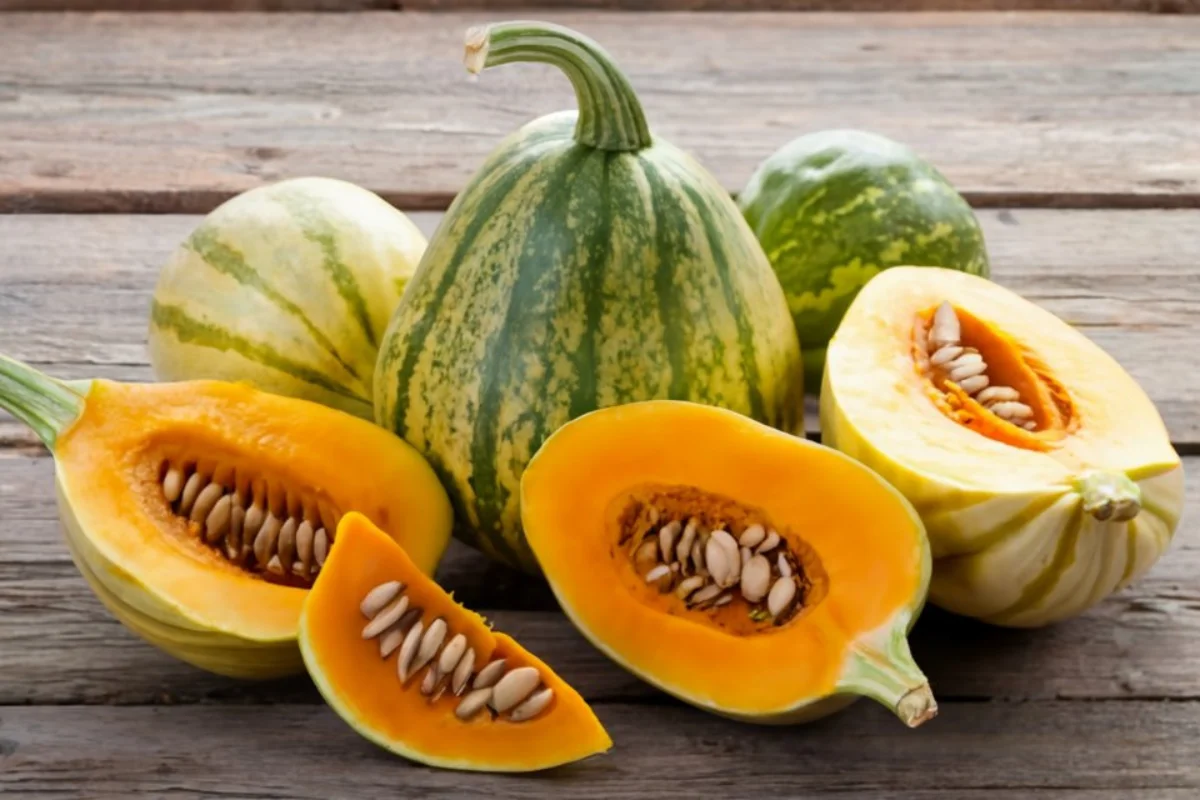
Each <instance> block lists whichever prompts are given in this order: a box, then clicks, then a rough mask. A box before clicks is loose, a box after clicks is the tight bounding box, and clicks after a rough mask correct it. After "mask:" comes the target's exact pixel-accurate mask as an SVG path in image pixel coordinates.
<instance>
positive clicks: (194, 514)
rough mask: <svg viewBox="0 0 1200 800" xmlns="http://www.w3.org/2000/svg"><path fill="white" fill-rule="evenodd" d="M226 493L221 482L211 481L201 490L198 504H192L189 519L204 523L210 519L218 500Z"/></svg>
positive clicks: (197, 500) (197, 499)
mask: <svg viewBox="0 0 1200 800" xmlns="http://www.w3.org/2000/svg"><path fill="white" fill-rule="evenodd" d="M224 494H225V487H224V486H222V485H221V484H219V483H210V484H209V485H208V486H205V487H204V488H203V489H202V490H200V494H199V496H198V497H197V498H196V504H195V505H193V506H192V511H191V513H190V514H188V519H190V520H191V521H192V522H199V523H203V522H204V520H206V519H208V515H209V514H210V513H211V512H212V510H213V508H215V507H216V505H217V501H218V500H220V499H221V496H222V495H224Z"/></svg>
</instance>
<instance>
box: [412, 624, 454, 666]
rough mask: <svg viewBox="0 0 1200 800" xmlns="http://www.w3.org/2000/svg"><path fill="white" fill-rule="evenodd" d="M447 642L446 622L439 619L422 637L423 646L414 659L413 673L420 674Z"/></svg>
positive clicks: (430, 625) (418, 649)
mask: <svg viewBox="0 0 1200 800" xmlns="http://www.w3.org/2000/svg"><path fill="white" fill-rule="evenodd" d="M445 641H446V620H444V619H442V618H441V617H438V618H437V619H435V620H434V621H433V622H431V623H429V627H428V628H426V629H425V635H424V636H423V637H421V646H420V647H419V648H417V656H416V658H415V659H413V665H412V669H413V672H419V671H420V670H421V668H422V667H424V666H425V665H426V664H428V663H429V662H430V661H432V660H433V657H434V656H436V655H437V653H438V650H440V649H441V647H442V643H443V642H445Z"/></svg>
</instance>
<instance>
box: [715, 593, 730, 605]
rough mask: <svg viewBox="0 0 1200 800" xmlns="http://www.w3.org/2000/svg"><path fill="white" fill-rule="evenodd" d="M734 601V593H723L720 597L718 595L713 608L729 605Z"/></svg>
mask: <svg viewBox="0 0 1200 800" xmlns="http://www.w3.org/2000/svg"><path fill="white" fill-rule="evenodd" d="M732 602H733V595H732V594H731V593H729V592H726V593H725V594H723V595H721V596H720V597H718V598H717V599H716V602H714V603H713V608H720V607H721V606H727V605H729V604H730V603H732Z"/></svg>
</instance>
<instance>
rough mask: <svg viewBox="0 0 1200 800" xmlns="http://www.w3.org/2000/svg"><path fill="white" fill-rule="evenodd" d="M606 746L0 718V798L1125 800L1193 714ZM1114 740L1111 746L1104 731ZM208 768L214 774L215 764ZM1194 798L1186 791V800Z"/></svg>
mask: <svg viewBox="0 0 1200 800" xmlns="http://www.w3.org/2000/svg"><path fill="white" fill-rule="evenodd" d="M596 711H597V714H598V715H599V716H600V718H601V721H602V722H603V723H604V724H605V726H606V727H607V728H608V730H609V733H610V735H611V736H612V737H613V740H614V742H615V743H616V748H615V749H614V750H613V751H612V752H611V753H609V754H608V755H605V756H600V757H596V758H593V759H589V760H588V761H585V762H583V763H580V764H576V765H573V766H570V767H566V768H561V769H558V770H554V771H552V772H550V773H547V774H545V775H541V776H512V777H507V778H504V779H498V778H497V777H496V776H490V775H480V774H464V773H453V772H445V771H438V770H432V769H428V768H424V767H420V766H417V765H413V764H409V763H406V762H403V761H401V760H399V759H396V758H393V757H391V756H388V755H387V754H386V753H384V752H383V751H381V750H379V749H378V748H376V747H374V746H373V745H371V744H369V743H367V742H366V741H365V740H362V739H359V738H358V737H357V736H355V734H354V733H353V732H351V731H350V730H349V729H348V728H346V727H345V726H344V725H343V724H342V723H341V722H340V721H339V720H338V719H337V718H336V717H335V716H334V715H333V712H331V711H330V710H328V709H327V708H322V707H314V706H287V705H283V706H273V707H267V708H253V709H250V708H230V707H226V708H214V707H206V706H188V707H180V708H90V709H86V710H81V709H78V708H71V707H28V708H20V707H17V708H5V709H0V743H2V746H0V791H2V792H6V793H12V794H20V795H21V796H25V794H24V793H31V794H32V793H46V794H52V793H61V792H64V791H66V792H74V791H77V790H78V788H79V787H82V786H86V787H87V792H88V795H89V796H90V797H98V796H104V797H129V796H131V795H133V794H147V795H151V796H156V797H162V796H168V795H169V796H170V797H179V798H183V797H213V796H218V795H222V796H223V795H231V796H238V797H254V798H275V797H281V798H282V797H288V798H322V799H323V798H328V797H364V798H365V797H380V798H385V797H386V798H391V797H395V796H396V792H397V787H403V789H402V792H403V794H404V795H405V796H412V797H417V796H431V795H435V794H440V793H443V792H453V795H454V796H455V797H504V798H522V799H524V800H533V799H536V798H550V797H553V798H561V797H573V798H575V797H578V798H596V799H597V800H608V798H613V797H653V798H663V799H664V800H665V798H692V797H695V796H697V794H710V793H712V794H717V793H719V794H721V795H728V796H755V797H797V796H813V795H816V794H819V793H822V792H830V793H833V792H842V793H846V795H847V796H853V797H856V798H866V797H870V798H884V797H886V798H893V799H895V800H916V799H917V798H926V799H929V798H943V799H944V798H968V799H976V798H985V797H986V798H1007V799H1008V800H1015V799H1016V798H1022V800H1024V798H1027V797H1030V796H1031V793H1033V792H1035V791H1039V790H1044V792H1045V794H1044V795H1038V796H1039V797H1054V798H1083V797H1088V798H1102V800H1116V798H1122V799H1123V798H1127V797H1137V798H1139V800H1143V799H1144V798H1163V799H1164V800H1166V799H1167V798H1170V800H1183V798H1185V797H1194V796H1195V794H1196V792H1197V790H1200V759H1197V754H1198V751H1197V746H1196V741H1197V740H1198V738H1200V703H1172V704H1158V703H1053V702H1050V703H1039V704H1036V705H1032V706H1031V705H1010V704H962V705H951V706H948V707H946V708H945V709H944V712H943V715H942V717H940V718H939V719H937V720H935V721H934V722H932V723H930V724H929V725H928V726H927V727H925V728H923V729H921V730H920V731H909V730H906V729H905V728H904V727H903V726H902V725H900V724H899V723H898V722H897V721H896V720H895V719H893V718H890V717H889V715H888V713H887V712H886V711H885V710H883V709H882V708H877V707H874V706H872V705H868V704H867V703H861V704H859V705H858V706H857V707H855V708H852V709H850V710H849V711H847V712H845V713H843V714H840V715H838V716H836V717H833V718H831V719H829V720H825V721H822V722H819V723H816V724H814V725H812V726H808V727H799V728H765V727H756V726H750V725H744V724H739V723H736V722H733V721H730V720H724V719H720V718H717V717H713V716H710V715H707V714H704V713H702V712H699V711H696V710H694V709H690V708H686V707H682V706H667V707H662V708H656V709H654V710H653V712H650V711H649V710H648V709H646V708H645V707H643V706H629V705H623V704H615V705H601V706H599V707H598V708H597V709H596ZM1118 731H1119V733H1118ZM218 765H219V766H218ZM1189 792H1190V793H1191V794H1188V793H1189Z"/></svg>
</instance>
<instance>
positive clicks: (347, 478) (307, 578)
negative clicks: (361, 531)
mask: <svg viewBox="0 0 1200 800" xmlns="http://www.w3.org/2000/svg"><path fill="white" fill-rule="evenodd" d="M0 406H3V407H5V408H8V409H9V410H11V411H13V413H15V414H16V415H17V416H18V417H19V418H21V419H23V420H25V421H26V422H28V423H29V424H30V425H31V426H32V427H33V428H34V429H35V430H36V431H37V432H38V433H39V435H41V436H42V438H43V440H44V441H45V442H46V444H47V445H48V446H49V447H50V448H51V449H52V451H53V453H54V457H55V462H56V482H57V489H58V498H59V510H60V515H61V518H62V522H63V528H64V531H65V533H66V539H67V544H68V546H69V547H70V549H71V553H72V556H73V557H74V559H75V562H76V564H77V565H78V567H79V569H80V571H81V572H82V573H83V575H84V577H85V578H86V579H87V581H88V583H89V584H90V585H91V587H92V588H93V590H94V591H95V592H96V594H97V596H98V597H99V598H100V599H101V601H102V602H104V604H105V605H106V606H107V607H108V609H109V610H110V611H111V612H112V613H113V614H114V615H115V616H116V617H117V618H118V619H120V620H121V621H122V622H123V623H125V624H126V625H127V626H128V627H130V628H131V629H133V630H134V631H136V632H137V633H139V634H140V635H142V636H143V637H144V638H146V639H147V640H149V641H150V642H152V643H153V644H156V645H158V646H159V647H161V648H162V649H164V650H166V651H167V652H169V653H172V654H173V655H175V656H177V657H179V658H181V659H183V660H185V661H188V662H189V663H192V664H194V665H196V666H199V667H201V668H204V669H208V670H210V671H213V672H217V673H220V674H223V675H230V676H234V677H247V678H266V677H273V676H277V675H284V674H289V673H293V672H298V671H300V670H301V669H302V663H301V659H300V654H299V650H298V648H297V646H296V636H297V626H298V624H299V618H300V608H301V604H302V602H303V600H304V597H305V595H306V593H307V591H306V590H307V589H308V587H310V586H311V585H312V583H313V580H314V578H315V577H316V576H317V575H319V574H320V572H321V570H322V569H323V565H324V564H325V561H326V558H327V557H328V556H329V554H330V553H331V552H333V551H334V550H335V549H336V536H335V533H334V531H335V530H336V526H337V524H338V521H339V520H340V518H341V517H342V515H343V513H344V512H347V511H349V510H351V509H355V510H361V511H362V512H364V513H366V514H367V515H369V516H370V517H371V518H372V519H374V520H376V521H377V522H378V523H379V524H380V525H381V526H383V527H384V528H385V529H386V530H388V531H390V532H392V533H391V535H394V536H396V537H397V539H400V540H403V542H404V543H405V545H406V546H407V547H408V548H409V550H410V552H411V553H412V554H413V560H414V562H415V563H416V564H417V565H418V567H419V568H420V569H423V570H425V571H427V572H432V570H433V569H434V568H435V567H436V566H437V562H438V560H439V559H440V557H441V554H442V552H443V551H444V549H445V547H446V544H447V542H448V540H449V535H450V527H451V511H450V505H449V500H448V498H447V497H446V494H445V492H444V490H443V489H442V488H441V486H440V484H439V483H438V481H437V477H436V476H435V474H434V473H433V470H432V469H431V468H430V467H429V465H428V464H426V463H425V462H424V460H422V458H421V457H420V456H419V455H418V454H417V453H416V451H414V450H413V449H412V448H410V447H409V446H408V445H406V444H404V443H403V442H402V441H401V440H399V439H397V438H396V437H394V436H392V435H391V434H389V433H386V432H385V431H382V430H380V429H379V428H377V427H375V426H374V425H371V424H369V423H367V422H365V421H362V420H359V419H356V418H354V417H352V416H350V415H348V414H345V413H342V412H339V411H334V410H332V409H328V408H325V407H322V406H319V405H317V404H315V403H310V402H306V401H301V400H294V399H290V398H284V397H280V396H277V395H271V394H267V393H265V392H260V391H257V390H254V389H251V388H249V387H247V386H243V385H237V384H230V383H221V382H215V381H196V382H190V383H177V384H158V385H132V384H119V383H111V382H107V381H94V382H91V383H90V384H87V385H82V386H67V385H64V384H60V383H58V382H56V381H53V380H52V379H50V378H47V377H46V376H44V375H41V374H40V373H37V372H36V371H34V370H32V369H30V368H29V367H26V366H24V365H22V364H18V363H16V362H13V361H10V360H8V359H4V358H0Z"/></svg>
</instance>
